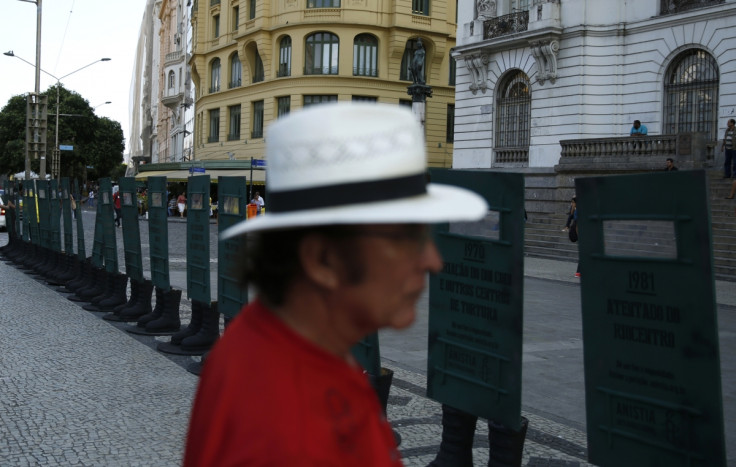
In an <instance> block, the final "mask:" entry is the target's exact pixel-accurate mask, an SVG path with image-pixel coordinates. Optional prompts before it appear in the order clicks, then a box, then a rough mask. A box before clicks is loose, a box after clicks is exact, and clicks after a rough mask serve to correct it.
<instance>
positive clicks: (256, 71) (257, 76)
mask: <svg viewBox="0 0 736 467" xmlns="http://www.w3.org/2000/svg"><path fill="white" fill-rule="evenodd" d="M255 52H256V53H255V65H254V66H253V82H254V83H260V82H261V81H263V79H264V71H263V60H261V54H259V53H258V51H257V50H256V51H255Z"/></svg>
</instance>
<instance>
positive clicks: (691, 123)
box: [662, 49, 719, 140]
mask: <svg viewBox="0 0 736 467" xmlns="http://www.w3.org/2000/svg"><path fill="white" fill-rule="evenodd" d="M718 85H719V76H718V64H717V63H716V61H715V59H714V58H713V56H712V55H710V54H709V53H708V52H706V51H704V50H701V49H690V50H686V51H685V52H682V53H681V54H679V55H678V56H677V57H675V59H674V60H673V61H672V63H671V64H670V66H669V68H668V70H667V73H666V74H665V83H664V95H665V99H664V128H663V129H662V132H663V133H666V134H676V133H692V132H705V133H708V134H709V135H710V139H711V140H716V139H718V136H717V135H716V132H717V130H718V121H717V119H718V112H717V109H718Z"/></svg>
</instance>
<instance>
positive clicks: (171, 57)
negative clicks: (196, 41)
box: [164, 50, 184, 62]
mask: <svg viewBox="0 0 736 467" xmlns="http://www.w3.org/2000/svg"><path fill="white" fill-rule="evenodd" d="M182 55H184V53H183V52H182V51H181V50H177V51H176V52H169V53H167V54H166V56H165V57H164V61H165V62H174V61H176V60H179V59H180V58H181V57H182Z"/></svg>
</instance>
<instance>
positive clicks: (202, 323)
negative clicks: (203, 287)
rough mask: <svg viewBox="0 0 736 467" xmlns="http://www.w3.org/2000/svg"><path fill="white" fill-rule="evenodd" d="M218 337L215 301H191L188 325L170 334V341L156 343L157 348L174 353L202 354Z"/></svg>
mask: <svg viewBox="0 0 736 467" xmlns="http://www.w3.org/2000/svg"><path fill="white" fill-rule="evenodd" d="M219 337H220V313H219V312H218V311H217V302H214V303H211V304H207V303H202V302H199V301H196V300H195V301H192V319H191V321H190V322H189V325H188V326H187V327H186V328H184V329H182V330H181V331H179V332H177V333H176V334H174V335H172V336H171V341H170V342H166V343H163V342H162V343H160V344H158V347H157V348H158V350H160V351H161V352H166V353H170V354H175V355H203V354H204V353H206V352H207V351H208V350H209V349H210V348H212V345H213V344H214V343H215V341H216V340H217V339H218V338H219Z"/></svg>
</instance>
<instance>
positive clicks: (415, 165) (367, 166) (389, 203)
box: [221, 103, 488, 239]
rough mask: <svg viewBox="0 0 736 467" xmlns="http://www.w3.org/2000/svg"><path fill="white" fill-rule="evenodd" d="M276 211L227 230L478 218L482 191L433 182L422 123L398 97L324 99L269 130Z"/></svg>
mask: <svg viewBox="0 0 736 467" xmlns="http://www.w3.org/2000/svg"><path fill="white" fill-rule="evenodd" d="M266 141H267V142H266V164H267V169H266V187H267V189H268V194H267V200H266V201H267V203H266V205H267V206H268V212H267V213H265V214H263V215H260V216H257V217H255V218H251V219H248V220H247V221H242V222H240V223H238V224H235V225H234V226H232V227H230V228H229V229H227V230H225V231H224V232H222V234H221V238H223V239H225V238H230V237H233V236H236V235H240V234H242V233H246V232H254V231H261V230H274V229H288V228H295V227H307V226H318V225H332V224H397V223H400V224H404V223H421V224H429V223H438V222H449V221H474V220H479V219H481V218H482V217H483V216H485V214H486V212H487V210H488V205H487V204H486V202H485V200H484V199H483V198H482V197H480V196H479V195H477V194H476V193H474V192H472V191H469V190H466V189H464V188H458V187H454V186H449V185H438V184H432V183H429V184H427V174H426V170H427V162H426V154H425V149H424V138H423V135H422V128H421V126H420V125H419V122H418V121H417V119H416V117H415V116H414V115H413V114H412V113H411V112H410V111H409V110H407V109H403V108H401V107H399V106H398V105H387V104H370V103H337V104H321V105H316V106H314V107H310V108H308V109H305V110H301V111H298V112H294V113H293V114H291V115H289V116H287V117H283V118H280V119H279V120H278V121H276V122H275V123H273V124H272V125H271V126H270V127H269V128H268V130H267V132H266Z"/></svg>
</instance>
